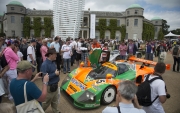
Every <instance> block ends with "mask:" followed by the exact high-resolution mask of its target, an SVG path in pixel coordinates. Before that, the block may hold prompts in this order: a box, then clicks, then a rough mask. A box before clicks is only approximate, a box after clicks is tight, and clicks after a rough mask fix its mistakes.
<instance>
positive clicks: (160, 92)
mask: <svg viewBox="0 0 180 113" xmlns="http://www.w3.org/2000/svg"><path fill="white" fill-rule="evenodd" d="M165 70H166V65H165V63H163V62H161V63H157V64H156V66H155V67H154V74H151V75H150V76H149V78H148V80H151V79H153V78H155V77H159V78H160V79H156V80H154V81H153V82H152V83H151V84H150V86H151V99H152V100H151V101H153V100H154V99H155V101H154V102H153V103H152V105H150V106H148V107H145V106H144V107H143V109H144V110H145V111H146V113H165V112H164V109H163V106H162V104H163V103H165V102H166V99H167V98H170V95H169V94H168V93H167V89H166V86H165V82H164V81H163V78H162V75H163V74H164V73H165ZM146 77H147V76H146ZM146 77H145V79H144V80H146ZM156 97H157V99H156Z"/></svg>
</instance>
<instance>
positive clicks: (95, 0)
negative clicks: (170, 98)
mask: <svg viewBox="0 0 180 113" xmlns="http://www.w3.org/2000/svg"><path fill="white" fill-rule="evenodd" d="M10 1H12V0H0V13H3V12H4V11H5V10H6V5H7V4H8V3H9V2H10ZM18 1H19V2H21V3H22V4H23V5H24V6H25V7H26V8H30V9H33V8H36V9H44V10H48V9H52V8H53V0H18ZM131 4H139V5H141V6H142V7H143V8H144V17H145V18H147V19H149V20H151V19H152V18H153V17H156V16H158V17H160V18H162V19H165V20H167V22H168V24H169V25H170V30H172V29H176V28H180V0H85V10H88V8H90V9H91V10H93V11H116V12H122V11H125V10H126V9H127V8H128V7H129V6H130V5H131Z"/></svg>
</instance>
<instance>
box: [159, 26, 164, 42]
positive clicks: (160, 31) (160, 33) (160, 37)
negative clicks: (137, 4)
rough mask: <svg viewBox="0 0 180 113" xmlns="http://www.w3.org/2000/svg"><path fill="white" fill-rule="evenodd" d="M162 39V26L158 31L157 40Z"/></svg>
mask: <svg viewBox="0 0 180 113" xmlns="http://www.w3.org/2000/svg"><path fill="white" fill-rule="evenodd" d="M163 39H164V34H163V31H162V28H160V30H159V32H158V40H163Z"/></svg>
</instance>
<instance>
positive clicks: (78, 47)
mask: <svg viewBox="0 0 180 113" xmlns="http://www.w3.org/2000/svg"><path fill="white" fill-rule="evenodd" d="M81 41H82V40H81V38H79V40H78V42H77V45H76V53H77V54H76V61H77V65H78V66H79V62H80V60H81V49H80V48H81V45H82V43H81Z"/></svg>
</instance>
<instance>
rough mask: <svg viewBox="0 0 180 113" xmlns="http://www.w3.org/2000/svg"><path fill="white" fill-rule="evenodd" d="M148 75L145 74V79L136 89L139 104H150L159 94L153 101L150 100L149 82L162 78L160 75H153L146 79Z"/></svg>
mask: <svg viewBox="0 0 180 113" xmlns="http://www.w3.org/2000/svg"><path fill="white" fill-rule="evenodd" d="M149 76H150V75H147V77H146V79H145V81H144V82H143V83H142V84H140V85H139V86H138V91H137V93H136V95H137V99H138V102H139V105H141V106H150V105H152V103H153V102H154V101H155V100H156V99H157V98H158V97H159V96H156V98H155V99H154V100H153V101H151V86H150V83H152V82H153V81H154V80H156V79H161V80H162V78H161V77H155V78H153V79H151V80H148V79H149Z"/></svg>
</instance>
